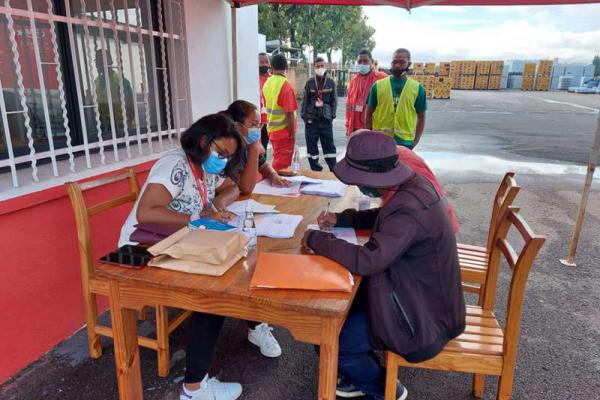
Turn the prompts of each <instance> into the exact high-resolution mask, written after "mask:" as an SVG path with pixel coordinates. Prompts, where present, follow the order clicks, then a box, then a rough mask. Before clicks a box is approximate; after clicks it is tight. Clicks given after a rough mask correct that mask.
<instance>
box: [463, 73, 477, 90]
mask: <svg viewBox="0 0 600 400" xmlns="http://www.w3.org/2000/svg"><path fill="white" fill-rule="evenodd" d="M474 87H475V75H462V76H461V77H460V88H461V89H462V90H472V89H473V88H474Z"/></svg>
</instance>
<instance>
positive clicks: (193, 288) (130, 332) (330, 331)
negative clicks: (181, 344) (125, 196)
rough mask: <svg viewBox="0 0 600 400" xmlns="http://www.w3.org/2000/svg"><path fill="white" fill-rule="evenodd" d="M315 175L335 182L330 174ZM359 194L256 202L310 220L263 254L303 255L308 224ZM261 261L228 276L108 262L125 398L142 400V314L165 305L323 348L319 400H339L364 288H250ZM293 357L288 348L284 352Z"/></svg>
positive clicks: (267, 244)
mask: <svg viewBox="0 0 600 400" xmlns="http://www.w3.org/2000/svg"><path fill="white" fill-rule="evenodd" d="M307 175H310V176H313V177H331V175H330V174H315V173H310V174H308V173H307ZM357 196H358V191H357V190H356V188H355V187H349V188H348V192H347V194H346V196H345V197H342V198H336V199H327V198H324V197H317V196H304V195H303V196H300V197H297V198H286V197H274V196H252V198H254V199H256V200H257V201H259V202H262V203H265V204H274V205H276V206H277V210H279V211H281V212H284V213H289V214H302V215H303V216H304V219H303V220H302V222H301V224H300V225H299V226H298V228H297V229H296V232H295V235H294V237H293V238H292V239H269V238H262V237H261V238H259V239H258V250H259V251H275V252H282V253H300V252H301V250H300V241H301V239H302V236H303V235H304V232H305V230H306V226H307V225H308V224H313V223H316V218H317V216H318V215H319V213H320V212H321V211H323V210H324V209H325V208H326V206H327V202H328V201H331V210H332V211H341V210H343V209H345V208H351V207H357V201H358V200H357V198H358V197H357ZM255 260H256V255H255V253H254V252H253V253H251V254H250V255H249V257H247V258H246V259H243V260H241V261H240V262H239V263H238V264H237V265H235V266H234V267H233V268H231V269H230V270H229V271H228V272H227V273H226V274H225V275H223V276H222V277H210V276H202V275H193V274H186V273H182V272H176V271H169V270H162V269H159V268H152V267H146V268H142V269H140V270H134V269H128V268H122V267H116V266H111V265H108V264H101V265H98V266H97V267H96V274H97V276H98V277H101V278H103V279H106V281H107V282H108V286H109V297H110V308H111V319H112V329H113V335H114V347H115V364H116V371H117V380H118V385H119V397H120V399H121V400H130V399H135V400H138V399H142V398H143V390H142V381H141V373H140V356H139V350H138V345H137V327H136V310H139V309H140V308H142V307H143V306H147V305H150V306H155V305H165V306H169V307H175V308H180V309H187V310H194V311H201V312H205V313H211V314H217V315H223V316H226V317H232V318H239V319H247V320H252V321H261V322H266V323H269V324H273V325H277V326H282V327H284V328H286V329H288V330H289V331H290V332H291V334H292V335H293V336H294V338H295V339H296V340H298V341H301V342H306V343H311V344H316V345H319V346H320V348H321V350H320V363H319V397H318V398H319V400H334V399H335V388H336V377H337V359H338V337H339V333H340V330H341V328H342V325H343V323H344V321H345V319H346V316H347V315H348V311H349V309H350V305H351V304H352V300H353V298H354V295H355V294H356V290H357V289H358V286H359V284H360V278H359V277H355V282H356V285H355V286H354V291H353V292H352V293H323V292H313V291H293V290H250V289H249V286H250V279H251V278H252V273H253V271H254V265H255ZM284 351H285V349H284Z"/></svg>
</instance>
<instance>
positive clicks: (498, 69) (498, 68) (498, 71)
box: [490, 61, 504, 75]
mask: <svg viewBox="0 0 600 400" xmlns="http://www.w3.org/2000/svg"><path fill="white" fill-rule="evenodd" d="M503 69H504V61H492V62H491V63H490V75H502V70H503Z"/></svg>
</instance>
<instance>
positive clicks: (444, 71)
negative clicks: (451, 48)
mask: <svg viewBox="0 0 600 400" xmlns="http://www.w3.org/2000/svg"><path fill="white" fill-rule="evenodd" d="M438 75H439V76H450V63H449V62H440V71H439V73H438Z"/></svg>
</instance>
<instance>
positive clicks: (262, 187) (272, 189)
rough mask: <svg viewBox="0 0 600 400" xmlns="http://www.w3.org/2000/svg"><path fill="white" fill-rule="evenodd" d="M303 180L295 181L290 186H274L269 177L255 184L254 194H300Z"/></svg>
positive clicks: (293, 195) (292, 195) (291, 195)
mask: <svg viewBox="0 0 600 400" xmlns="http://www.w3.org/2000/svg"><path fill="white" fill-rule="evenodd" d="M301 184H302V183H301V182H293V183H292V186H290V187H278V186H272V185H271V183H270V182H269V180H268V179H263V180H262V181H260V182H258V183H257V184H256V186H254V190H253V191H252V193H253V194H266V195H270V196H286V197H297V196H300V185H301Z"/></svg>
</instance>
